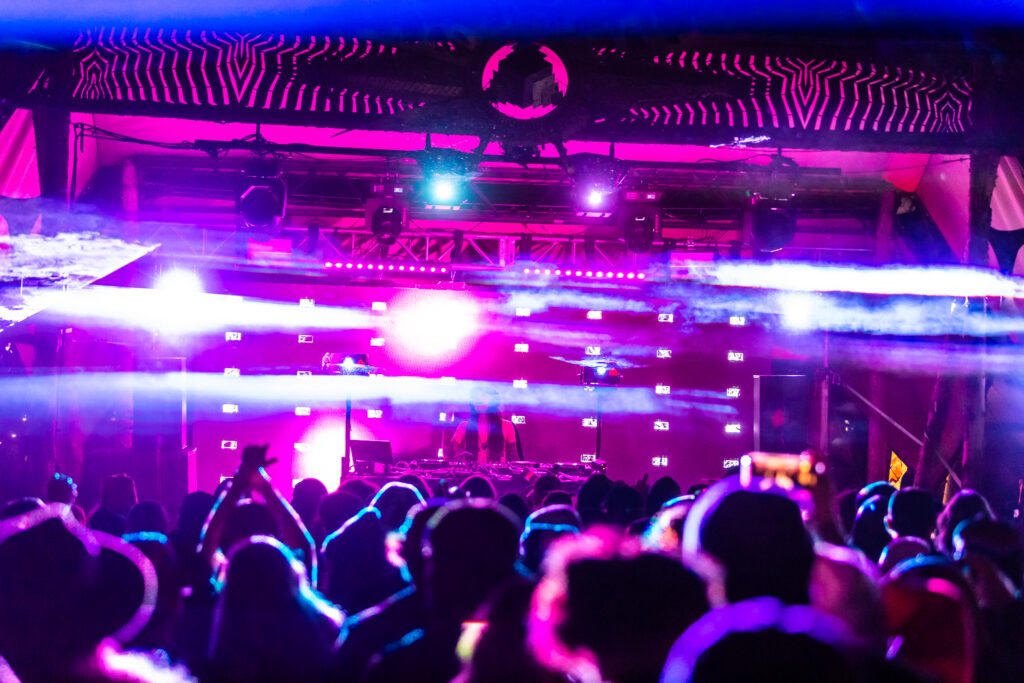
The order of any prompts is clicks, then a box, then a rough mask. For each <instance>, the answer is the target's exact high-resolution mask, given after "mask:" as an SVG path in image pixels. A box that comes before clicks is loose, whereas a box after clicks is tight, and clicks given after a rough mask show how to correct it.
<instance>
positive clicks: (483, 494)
mask: <svg viewBox="0 0 1024 683" xmlns="http://www.w3.org/2000/svg"><path fill="white" fill-rule="evenodd" d="M458 496H459V497H461V498H497V497H498V494H497V492H496V491H495V490H494V484H492V483H491V481H490V479H488V478H487V477H482V476H480V475H479V474H474V475H472V476H470V477H466V479H464V480H463V482H462V483H461V484H459V493H458Z"/></svg>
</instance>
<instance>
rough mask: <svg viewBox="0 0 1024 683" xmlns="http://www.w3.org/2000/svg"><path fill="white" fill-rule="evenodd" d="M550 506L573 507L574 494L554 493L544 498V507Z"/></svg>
mask: <svg viewBox="0 0 1024 683" xmlns="http://www.w3.org/2000/svg"><path fill="white" fill-rule="evenodd" d="M548 505H572V494H570V493H569V492H567V491H552V492H551V493H549V494H548V495H546V496H544V502H543V503H542V504H541V506H542V507H547V506H548Z"/></svg>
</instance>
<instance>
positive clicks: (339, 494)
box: [318, 491, 363, 536]
mask: <svg viewBox="0 0 1024 683" xmlns="http://www.w3.org/2000/svg"><path fill="white" fill-rule="evenodd" d="M362 509H363V503H362V501H361V500H360V499H359V497H358V496H355V495H354V494H351V493H349V492H348V491H335V492H334V493H328V494H327V495H326V496H324V499H323V500H321V501H320V511H319V513H318V514H319V515H320V521H321V522H322V523H323V525H324V531H325V532H326V533H327V535H328V536H329V535H331V534H333V533H334V532H335V531H337V530H338V529H340V528H341V525H342V524H344V523H345V522H347V521H348V520H349V519H351V518H352V517H353V516H355V515H356V514H358V513H359V511H360V510H362Z"/></svg>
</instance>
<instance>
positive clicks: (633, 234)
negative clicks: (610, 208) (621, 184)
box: [618, 202, 661, 254]
mask: <svg viewBox="0 0 1024 683" xmlns="http://www.w3.org/2000/svg"><path fill="white" fill-rule="evenodd" d="M618 215H619V229H620V230H621V231H622V239H623V241H624V242H625V243H626V248H627V249H629V250H630V251H631V252H633V253H634V254H646V253H647V252H649V251H650V250H651V248H652V247H653V246H654V240H655V239H656V238H657V236H658V235H659V233H660V231H661V209H660V208H659V207H658V206H657V205H656V204H651V203H641V202H626V203H624V204H623V205H622V206H620V207H619V214H618Z"/></svg>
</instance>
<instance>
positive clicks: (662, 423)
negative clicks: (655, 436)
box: [654, 420, 668, 432]
mask: <svg viewBox="0 0 1024 683" xmlns="http://www.w3.org/2000/svg"><path fill="white" fill-rule="evenodd" d="M654 431H656V432H667V431H668V420H655V421H654Z"/></svg>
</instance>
